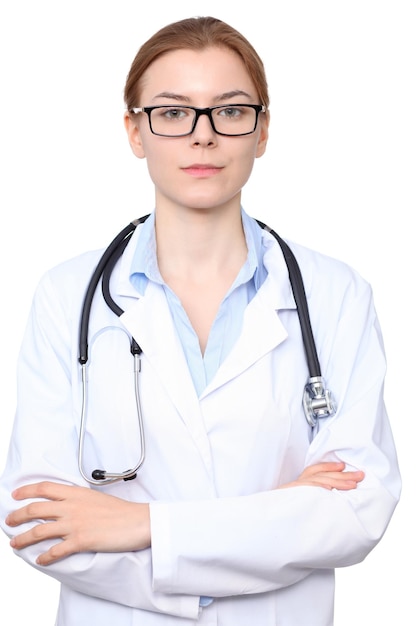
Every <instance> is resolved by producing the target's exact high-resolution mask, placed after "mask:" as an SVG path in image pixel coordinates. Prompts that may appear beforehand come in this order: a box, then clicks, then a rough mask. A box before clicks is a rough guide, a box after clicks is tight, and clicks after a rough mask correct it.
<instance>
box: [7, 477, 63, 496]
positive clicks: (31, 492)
mask: <svg viewBox="0 0 417 626" xmlns="http://www.w3.org/2000/svg"><path fill="white" fill-rule="evenodd" d="M69 489H74V487H71V486H69V485H62V484H60V483H53V482H49V481H42V482H40V483H32V484H29V485H23V486H22V487H18V488H17V489H15V490H14V491H13V492H12V497H13V498H14V499H15V500H27V499H28V498H44V499H48V500H62V499H63V498H64V497H65V494H66V492H67V491H68V490H69Z"/></svg>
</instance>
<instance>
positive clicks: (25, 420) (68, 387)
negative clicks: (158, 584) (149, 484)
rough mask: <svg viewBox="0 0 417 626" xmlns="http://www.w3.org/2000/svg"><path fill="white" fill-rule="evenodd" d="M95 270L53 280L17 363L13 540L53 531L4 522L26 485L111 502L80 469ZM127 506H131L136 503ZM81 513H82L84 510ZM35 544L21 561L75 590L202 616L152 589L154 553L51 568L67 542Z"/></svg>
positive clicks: (7, 491) (0, 511)
mask: <svg viewBox="0 0 417 626" xmlns="http://www.w3.org/2000/svg"><path fill="white" fill-rule="evenodd" d="M94 261H95V259H94ZM90 271H91V264H89V265H88V267H83V268H82V272H83V273H82V272H77V271H74V272H71V273H68V272H65V274H64V275H63V276H61V275H58V276H57V277H55V278H56V280H51V278H50V276H47V277H46V278H45V279H44V280H43V281H42V283H41V285H40V286H39V289H38V290H37V294H36V296H35V298H34V303H33V307H32V310H31V313H30V317H29V320H28V325H27V330H26V333H25V337H24V340H23V344H22V349H21V354H20V357H19V364H18V385H19V388H18V407H17V413H16V417H15V423H14V428H13V434H12V440H11V444H10V450H9V455H8V459H7V463H6V467H5V470H4V473H3V475H2V477H1V481H0V524H1V526H2V528H3V530H4V532H5V533H6V534H7V535H8V536H9V537H13V535H14V534H15V533H16V532H17V533H18V534H20V533H21V532H29V533H30V529H31V528H32V527H35V528H37V530H35V531H34V532H35V534H36V533H37V534H38V537H39V533H42V530H43V528H44V527H45V528H46V527H47V526H48V524H43V525H41V526H39V524H37V525H36V524H35V522H32V523H30V522H29V521H28V520H27V521H26V522H25V523H24V524H21V525H20V526H19V528H18V529H14V528H13V527H11V526H8V525H7V523H5V518H6V517H7V516H8V515H9V514H10V513H11V512H12V511H14V510H15V509H16V507H17V505H16V500H14V499H13V498H12V496H11V493H12V492H14V491H15V490H16V489H18V488H20V487H21V486H22V485H26V484H31V483H34V482H38V481H50V482H52V481H53V482H56V483H57V484H56V487H55V491H54V493H53V497H55V494H56V493H57V492H56V489H61V488H62V487H66V489H68V490H70V491H71V490H72V489H74V494H77V495H78V494H80V493H82V494H83V496H84V497H85V498H86V499H88V500H89V501H90V498H91V499H92V500H91V501H92V502H93V503H95V504H96V503H97V502H101V496H102V497H103V500H105V501H106V502H107V500H106V498H110V496H108V495H105V494H101V493H96V492H95V491H94V490H93V489H90V488H89V487H87V488H86V487H85V483H84V481H83V480H82V479H81V477H80V474H79V471H78V467H77V446H78V422H79V399H78V398H77V396H76V394H75V393H74V387H75V386H76V385H75V384H73V381H75V383H77V384H78V381H79V378H78V377H79V372H78V371H77V370H78V367H77V325H78V319H77V318H78V309H79V302H80V299H81V296H82V293H81V292H82V290H83V286H82V284H81V285H80V284H79V279H78V276H79V275H80V274H81V275H86V276H88V274H89V272H90ZM59 283H62V284H65V290H62V293H61V294H59V293H57V292H56V289H55V284H59ZM72 283H74V284H72ZM71 492H72V491H71ZM25 495H27V492H26V494H25V493H23V496H24V497H25ZM44 497H46V496H45V493H44V492H43V493H41V492H40V491H37V492H36V494H35V493H31V496H30V499H31V500H32V499H33V498H42V499H43V498H44ZM59 497H60V496H59ZM28 502H29V501H28V500H27V501H26V502H25V504H27V503H28ZM35 504H36V503H35V502H32V503H31V504H29V506H30V507H32V506H34V505H35ZM61 504H62V502H61ZM124 504H125V505H127V506H129V507H130V509H132V508H133V505H132V503H131V502H128V503H126V502H125V503H124ZM76 506H77V505H76V504H74V501H72V502H71V503H70V508H71V509H72V511H74V510H75V508H76ZM144 506H145V505H144ZM81 507H82V508H83V510H84V505H83V504H81ZM29 510H30V509H29ZM86 510H87V509H85V511H86ZM124 513H125V511H124ZM124 513H123V514H124ZM54 514H55V513H53V515H54ZM100 515H101V514H100ZM113 522H114V520H113V521H112V523H113ZM58 534H61V532H60V533H58ZM62 534H64V533H62ZM37 541H38V543H36V544H31V543H28V544H27V546H26V547H25V548H24V549H20V550H19V551H18V554H19V556H21V557H22V558H23V559H24V560H25V561H27V562H28V563H29V564H30V565H32V566H33V567H35V568H37V569H41V570H42V571H44V572H46V573H47V574H48V575H50V576H52V577H54V578H56V579H57V580H58V581H60V582H62V583H63V584H65V585H67V586H69V587H71V588H72V589H74V590H76V591H79V592H81V593H85V594H88V595H91V596H94V597H98V598H104V599H106V600H109V601H113V602H117V603H120V604H124V605H126V606H131V607H135V608H140V609H145V610H150V611H156V612H162V613H167V614H172V615H180V616H184V617H189V618H195V617H196V616H197V615H198V603H199V598H198V597H192V596H187V597H185V596H181V595H178V596H170V595H166V594H163V593H159V592H155V591H154V590H153V589H152V562H151V552H150V549H149V548H146V549H143V550H141V551H135V552H132V551H125V552H118V553H115V552H113V553H109V552H107V553H95V552H94V551H93V550H91V549H90V548H89V549H88V550H85V551H83V549H82V546H81V545H78V546H77V547H76V548H75V549H73V550H72V551H73V552H77V553H76V554H73V556H71V557H70V558H67V559H62V558H61V559H60V560H59V561H58V562H56V563H54V564H53V565H51V566H50V567H49V568H47V569H46V570H45V569H44V567H43V565H42V563H39V561H38V557H39V555H40V554H42V553H44V552H46V551H47V550H48V549H49V548H51V547H52V546H53V545H54V544H56V545H57V547H58V546H59V547H62V546H63V545H65V542H62V541H61V540H60V541H59V542H57V541H56V540H51V539H46V538H44V539H42V538H40V537H39V538H38V540H37ZM120 580H122V581H124V584H123V585H120V584H114V583H115V581H120Z"/></svg>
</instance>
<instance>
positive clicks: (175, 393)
mask: <svg viewBox="0 0 417 626" xmlns="http://www.w3.org/2000/svg"><path fill="white" fill-rule="evenodd" d="M120 320H121V322H122V323H123V325H124V326H125V327H126V328H127V330H128V331H129V332H130V333H131V334H132V336H133V337H134V338H135V340H136V341H137V342H138V343H139V345H140V346H141V348H142V350H143V352H144V354H145V355H146V358H147V359H149V361H150V363H151V364H152V366H153V367H154V368H155V371H157V372H158V375H159V377H160V379H161V381H162V384H163V385H164V387H165V389H166V390H167V393H168V394H169V396H170V398H171V400H172V402H173V403H174V405H175V407H176V409H177V410H178V412H179V413H180V415H181V416H182V418H183V420H184V421H185V422H186V423H188V425H189V426H190V427H192V429H194V428H195V423H196V415H198V413H199V404H198V398H197V394H196V391H195V388H194V384H193V381H192V378H191V375H190V372H189V368H188V365H187V362H186V359H185V356H184V352H183V349H182V346H181V343H180V341H179V338H178V335H177V333H176V331H175V328H174V325H173V321H172V317H171V314H170V311H169V307H168V304H167V302H166V298H165V294H164V293H163V290H162V289H161V288H160V286H158V285H154V284H153V283H149V284H148V286H147V289H146V293H145V296H144V297H142V298H140V299H138V300H136V302H135V303H134V304H133V305H132V306H130V307H129V309H127V310H126V312H125V313H123V315H122V316H121V318H120Z"/></svg>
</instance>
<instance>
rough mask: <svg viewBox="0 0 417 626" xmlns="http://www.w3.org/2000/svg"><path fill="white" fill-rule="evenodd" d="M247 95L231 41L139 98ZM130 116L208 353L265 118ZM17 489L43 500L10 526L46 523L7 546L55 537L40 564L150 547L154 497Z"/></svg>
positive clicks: (324, 469) (317, 471)
mask: <svg viewBox="0 0 417 626" xmlns="http://www.w3.org/2000/svg"><path fill="white" fill-rule="evenodd" d="M179 68H180V69H181V71H179ZM245 102H247V103H248V104H250V103H252V104H257V103H259V98H258V96H257V94H256V90H255V88H254V85H253V84H252V81H251V79H250V77H249V75H248V74H247V72H246V69H245V66H244V65H243V63H242V61H241V60H240V59H239V57H237V56H236V55H235V54H234V53H232V52H230V51H228V50H226V49H220V48H209V49H206V50H203V51H198V52H195V51H190V50H179V51H174V52H170V53H169V54H166V55H164V56H163V57H162V58H159V59H157V60H156V61H155V62H154V63H153V64H152V66H151V68H150V69H148V71H147V73H146V74H145V76H144V81H143V88H142V92H141V94H140V102H138V105H140V106H150V105H154V104H184V105H185V104H188V105H191V106H197V107H207V106H214V105H216V104H233V103H245ZM124 122H125V127H126V131H127V135H128V139H129V143H130V146H131V148H132V151H133V153H134V154H135V155H136V156H137V157H138V158H140V159H144V158H145V159H146V160H147V165H148V169H149V174H150V176H151V179H152V180H153V183H154V185H155V206H156V210H155V220H156V222H155V223H156V238H157V250H158V264H159V267H160V271H161V274H162V276H163V278H164V280H165V281H166V282H167V284H168V285H169V286H170V287H171V288H172V289H173V290H174V291H175V292H176V294H177V295H178V296H179V298H180V299H181V302H182V304H183V306H184V308H185V310H186V312H187V315H188V316H189V319H190V322H191V324H192V325H193V327H194V329H195V331H196V334H197V336H198V339H199V342H200V348H201V351H202V353H204V350H205V346H206V343H207V339H208V336H209V331H210V327H211V324H212V322H213V320H214V317H215V315H216V312H217V309H218V307H219V304H220V302H221V301H222V299H223V297H224V295H225V293H226V292H227V290H228V289H229V287H230V285H231V284H232V282H233V280H234V278H235V277H236V275H237V273H238V272H239V269H240V268H241V266H242V264H243V263H244V261H245V258H246V254H247V249H246V243H245V237H244V233H243V229H242V225H241V218H240V206H241V191H242V187H243V186H244V184H245V183H246V181H247V180H248V178H249V176H250V174H251V171H252V167H253V164H254V161H255V159H256V158H258V157H260V156H262V155H263V154H264V152H265V149H266V144H267V139H268V119H267V117H266V116H265V115H261V116H260V118H259V123H258V126H257V129H256V131H255V132H254V133H253V134H251V135H248V136H246V137H239V138H237V137H222V136H219V135H216V133H215V132H214V131H213V129H212V128H211V126H210V123H209V120H208V118H207V117H206V116H203V117H201V118H200V119H199V122H198V124H197V127H196V129H195V131H194V132H193V134H192V135H189V136H187V137H181V138H175V139H172V138H163V137H157V136H155V135H152V133H151V132H150V129H149V124H148V119H147V116H146V115H145V114H140V115H139V116H134V117H130V116H129V115H128V114H126V116H125V120H124ZM173 232H175V237H172V233H173ZM363 478H364V473H363V472H362V471H345V464H344V463H343V462H326V463H318V464H315V465H312V466H310V467H307V468H306V469H305V470H304V471H303V472H302V473H301V474H300V476H299V477H298V478H297V479H296V480H294V481H293V482H291V483H289V484H287V485H282V486H280V487H278V488H279V489H284V488H292V487H297V486H310V487H319V488H324V489H328V490H331V489H337V490H340V491H347V490H350V489H355V488H356V487H357V485H358V483H359V482H360V481H362V480H363ZM12 495H13V498H14V499H15V500H16V501H17V502H24V501H25V500H27V499H31V500H32V499H35V500H36V499H39V501H35V502H30V503H29V504H24V505H23V506H21V507H20V508H17V509H16V510H15V511H14V512H12V513H11V514H10V515H9V516H8V517H7V519H6V523H7V524H8V525H9V526H10V528H18V527H19V526H20V525H21V524H24V523H26V522H32V521H34V520H41V523H38V524H36V525H35V526H34V527H33V528H32V529H31V530H28V531H26V532H23V533H21V534H17V535H16V536H15V537H14V538H13V539H12V540H11V542H10V545H11V546H12V547H13V548H15V549H17V550H20V549H22V548H25V547H27V546H30V545H34V544H37V543H39V542H41V541H43V540H46V539H56V543H55V544H54V545H53V546H52V547H51V548H50V549H49V550H47V551H46V552H43V553H41V554H40V555H39V557H38V559H37V563H38V564H39V565H43V566H47V565H49V564H51V563H54V562H55V561H57V560H60V559H63V558H65V557H67V556H70V555H71V554H75V553H79V552H126V551H135V550H142V549H145V548H148V547H150V546H151V531H150V511H149V505H148V504H147V503H133V502H128V501H126V500H123V499H121V498H117V497H114V496H110V495H107V494H105V493H103V492H99V491H96V490H93V489H90V488H87V487H76V486H70V485H63V484H59V483H54V482H40V483H35V484H30V485H25V486H22V487H20V488H19V489H16V490H15V491H14V492H13V494H12ZM43 521H48V522H49V523H48V524H44V523H42V522H43Z"/></svg>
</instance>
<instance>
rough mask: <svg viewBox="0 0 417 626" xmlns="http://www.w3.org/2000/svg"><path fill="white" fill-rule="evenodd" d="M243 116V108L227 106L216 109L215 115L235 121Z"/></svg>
mask: <svg viewBox="0 0 417 626" xmlns="http://www.w3.org/2000/svg"><path fill="white" fill-rule="evenodd" d="M244 114H245V110H244V109H243V107H235V106H227V107H222V108H221V109H218V111H217V115H220V116H222V117H225V118H227V119H237V118H239V117H241V116H242V115H244Z"/></svg>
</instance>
